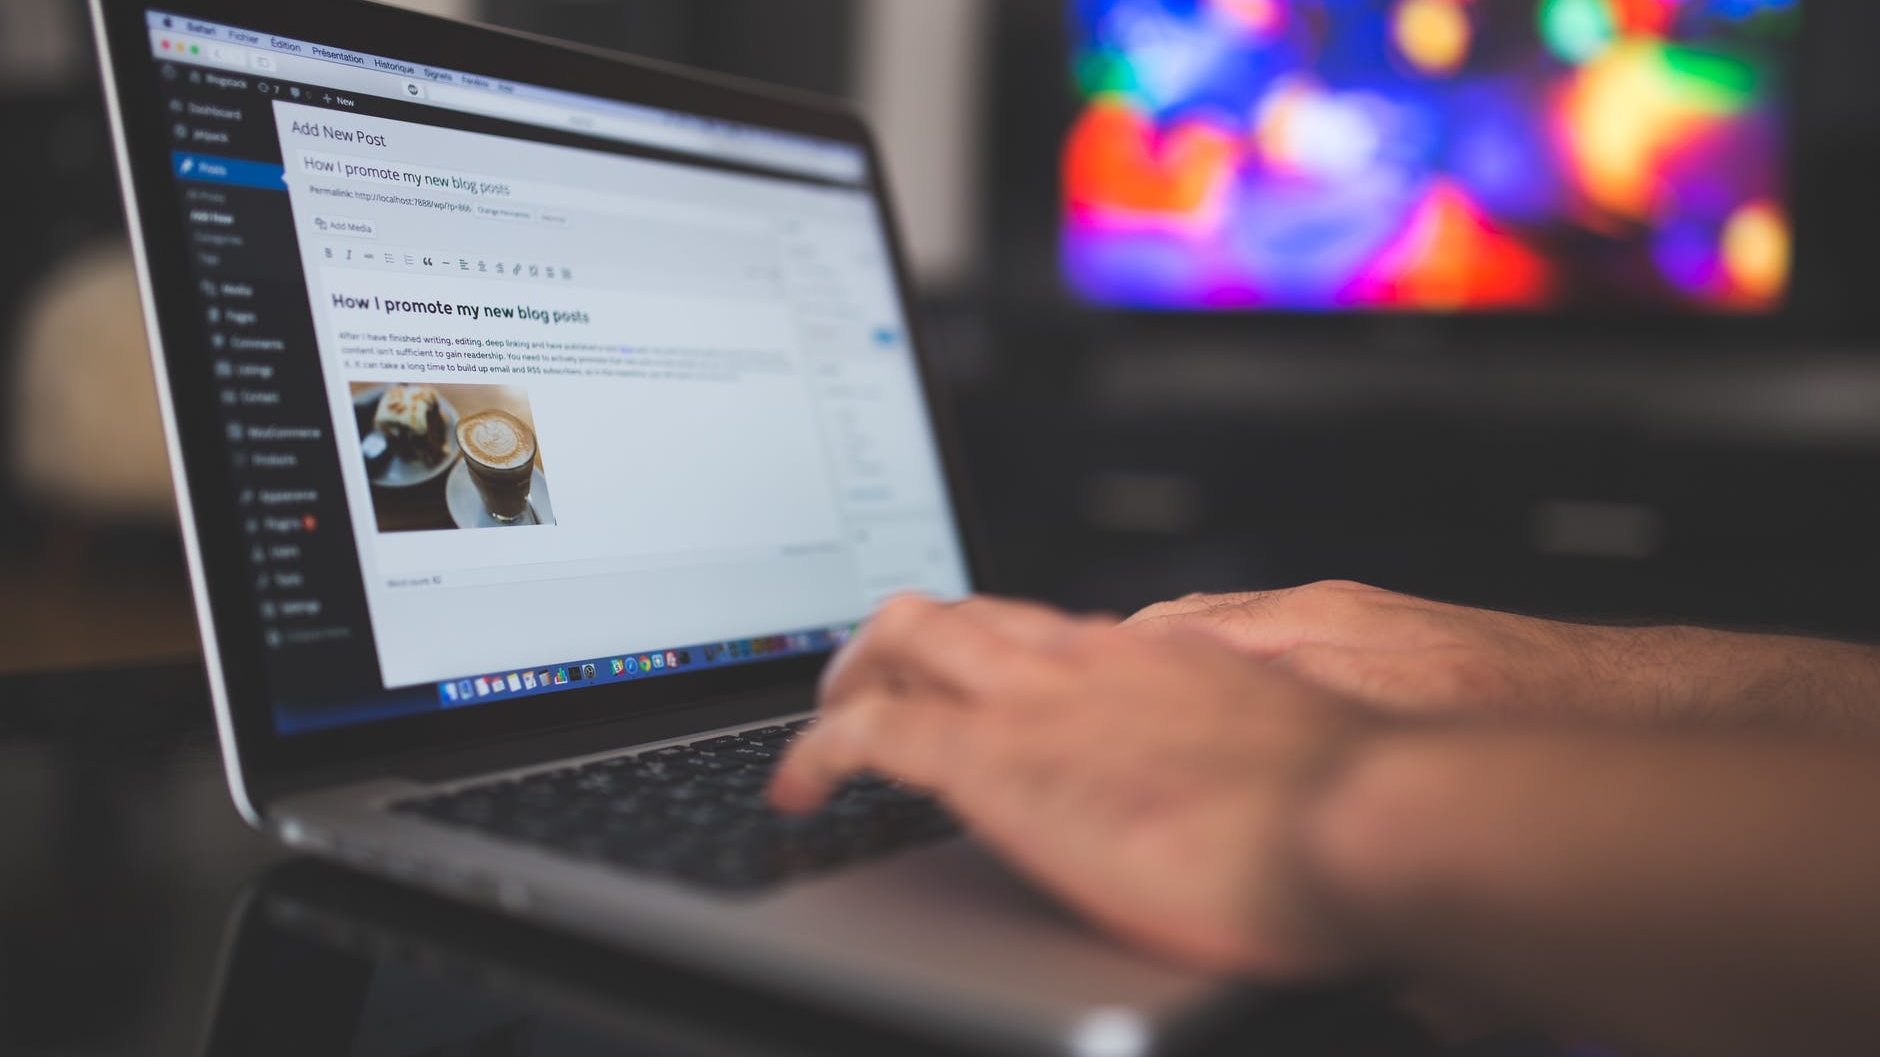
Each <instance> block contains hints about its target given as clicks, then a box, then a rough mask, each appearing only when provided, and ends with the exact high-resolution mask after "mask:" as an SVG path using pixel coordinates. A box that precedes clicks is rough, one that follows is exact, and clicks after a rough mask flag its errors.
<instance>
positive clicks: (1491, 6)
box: [1063, 0, 1800, 312]
mask: <svg viewBox="0 0 1880 1057" xmlns="http://www.w3.org/2000/svg"><path fill="white" fill-rule="evenodd" d="M1799 8H1800V0H1073V2H1072V4H1071V9H1072V17H1073V28H1074V30H1075V33H1076V40H1077V49H1076V57H1075V59H1076V66H1075V73H1076V81H1077V84H1078V86H1079V90H1080V92H1081V95H1082V97H1083V99H1084V109H1083V111H1082V113H1081V115H1080V116H1079V118H1078V120H1077V122H1076V124H1075V126H1074V128H1073V130H1072V132H1071V134H1070V137H1069V141H1068V143H1067V145H1066V148H1065V152H1064V187H1065V198H1064V201H1065V206H1064V212H1065V215H1064V241H1063V258H1064V266H1065V271H1066V275H1067V277H1068V280H1069V282H1070V284H1071V285H1072V287H1073V288H1074V289H1075V290H1076V291H1077V292H1078V293H1079V294H1081V295H1082V296H1083V297H1084V298H1086V299H1088V300H1090V301H1092V302H1095V303H1099V304H1104V305H1113V306H1120V307H1137V308H1155V309H1206V310H1257V309H1282V310H1307V311H1314V310H1364V309H1397V310H1414V311H1440V312H1466V311H1495V312H1507V311H1538V310H1548V309H1593V310H1598V309H1613V310H1636V309H1647V310H1653V309H1669V310H1711V311H1733V312H1744V311H1765V310H1769V309H1772V308H1777V307H1780V306H1781V305H1782V304H1783V303H1784V301H1785V300H1786V298H1787V296H1788V290H1789V283H1790V274H1791V269H1792V256H1793V250H1792V241H1793V237H1792V233H1791V229H1790V224H1789V219H1788V216H1789V209H1788V199H1787V185H1786V175H1787V173H1786V169H1787V163H1786V158H1787V154H1788V142H1787V130H1786V128H1785V122H1784V120H1783V118H1784V116H1785V112H1786V107H1787V99H1786V97H1785V91H1784V85H1785V83H1786V79H1787V71H1786V64H1787V61H1788V57H1789V53H1790V51H1791V49H1792V47H1793V45H1794V42H1795V40H1796V37H1797V34H1798V32H1799V18H1800V10H1799Z"/></svg>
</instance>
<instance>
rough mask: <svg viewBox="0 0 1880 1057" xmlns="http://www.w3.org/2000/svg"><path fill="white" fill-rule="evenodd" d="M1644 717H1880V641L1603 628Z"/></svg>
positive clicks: (1861, 723) (1865, 722)
mask: <svg viewBox="0 0 1880 1057" xmlns="http://www.w3.org/2000/svg"><path fill="white" fill-rule="evenodd" d="M1597 630H1598V631H1599V632H1602V633H1604V634H1606V635H1607V636H1609V637H1610V638H1609V643H1610V645H1608V646H1607V647H1606V655H1607V657H1608V659H1609V663H1611V664H1613V665H1615V666H1616V668H1617V670H1618V672H1619V675H1618V678H1617V679H1616V680H1615V682H1616V683H1617V685H1618V686H1619V687H1620V688H1621V690H1620V695H1619V696H1620V697H1621V699H1623V700H1624V701H1625V702H1626V707H1627V708H1628V709H1629V711H1630V712H1631V713H1632V715H1633V716H1634V717H1636V718H1640V719H1644V720H1646V721H1648V722H1666V723H1677V724H1680V725H1685V726H1689V725H1692V724H1697V725H1716V726H1742V725H1745V724H1749V725H1760V724H1769V725H1775V726H1784V727H1793V728H1807V729H1822V728H1828V729H1855V730H1872V729H1874V728H1875V727H1876V726H1880V650H1877V649H1875V648H1874V647H1871V646H1863V645H1856V644H1852V643H1844V642H1831V641H1826V640H1820V639H1808V638H1797V637H1789V636H1779V635H1752V634H1742V633H1736V632H1724V631H1713V630H1709V629H1706V628H1694V627H1659V628H1641V629H1621V628H1602V629H1597Z"/></svg>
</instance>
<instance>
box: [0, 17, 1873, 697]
mask: <svg viewBox="0 0 1880 1057" xmlns="http://www.w3.org/2000/svg"><path fill="white" fill-rule="evenodd" d="M309 2H313V0H309ZM411 6H418V7H423V8H425V9H427V10H432V11H435V12H438V13H441V14H447V15H451V16H455V17H464V18H472V19H479V20H484V21H488V22H492V23H495V24H499V25H507V26H516V27H520V28H524V29H529V30H534V31H538V32H543V33H548V34H552V35H558V36H565V37H573V38H578V39H581V40H584V41H591V42H597V43H601V44H605V45H610V46H615V47H618V48H621V49H624V50H626V51H631V52H636V53H641V54H646V55H652V56H657V57H660V58H664V59H671V60H676V61H679V62H683V63H688V64H693V65H697V66H702V67H707V68H711V69H715V70H722V71H728V72H731V73H736V74H741V75H746V76H750V77H755V78H760V79H763V80H766V81H773V82H778V83H783V84H789V85H794V86H797V87H801V88H808V89H812V90H815V91H818V92H825V93H830V94H834V95H838V96H843V97H846V98H849V99H852V100H854V101H855V102H856V103H857V104H859V105H860V106H861V107H863V108H864V109H865V110H866V111H867V112H868V113H870V114H871V115H872V116H873V117H874V119H875V120H876V122H877V124H878V127H879V129H880V132H881V134H882V136H883V138H884V140H885V141H886V144H887V149H888V154H889V158H890V166H891V169H892V175H893V178H894V183H895V185H896V190H897V192H898V195H899V198H900V206H901V210H902V213H903V214H904V221H905V224H906V226H907V228H908V230H909V232H910V234H911V241H912V246H913V256H914V263H915V267H916V271H917V273H918V278H919V283H920V287H921V289H920V295H921V300H922V303H923V307H924V309H925V315H926V318H925V320H924V322H925V325H926V329H927V331H928V334H929V336H930V339H931V340H932V342H933V347H934V348H935V350H936V352H937V354H938V356H939V357H940V358H941V360H942V362H943V364H944V368H945V373H946V376H947V378H948V381H949V384H950V386H951V387H952V389H953V394H952V395H953V397H954V402H955V404H956V406H957V409H958V414H959V417H960V420H961V424H962V426H963V436H964V439H965V446H966V449H967V451H966V454H967V457H968V460H969V463H970V471H971V476H972V479H973V482H974V486H975V492H976V499H977V507H978V513H979V519H980V521H981V522H982V525H983V529H984V532H985V534H986V539H987V540H988V541H989V543H990V548H989V551H990V554H991V556H992V559H993V564H994V566H995V569H996V572H997V574H998V578H997V580H996V581H995V584H994V586H997V587H998V588H1000V589H1002V590H1005V591H1010V592H1017V593H1022V594H1027V595H1033V596H1038V597H1043V598H1047V599H1052V600H1055V601H1059V602H1063V603H1066V604H1071V605H1077V606H1089V607H1105V608H1113V609H1120V610H1127V609H1130V608H1133V607H1135V606H1138V605H1140V604H1143V603H1146V602H1149V601H1153V600H1155V599H1158V598H1161V597H1165V596H1170V595H1174V594H1179V593H1183V592H1187V591H1191V590H1201V589H1206V590H1227V589H1238V588H1250V587H1269V586H1283V585H1291V584H1297V583H1302V582H1306V581H1309V580H1312V579H1317V578H1323V577H1346V578H1355V579H1363V580H1367V581H1371V582H1374V583H1379V584H1383V585H1386V586H1391V587H1396V588H1400V589H1404V590H1408V591H1413V592H1418V593H1422V594H1426V595H1432V596H1436V597H1441V598H1446V599H1453V600H1459V601H1467V602H1473V603H1479V604H1485V605H1494V606H1503V607H1511V608H1519V609H1524V610H1529V611H1536V612H1545V613H1553V614H1561V615H1571V616H1580V617H1586V618H1593V619H1611V620H1640V619H1660V618H1664V619H1685V620H1693V621H1703V622H1708V623H1715V624H1727V625H1736V626H1757V627H1786V628H1797V629H1808V630H1817V631H1824V632H1830V633H1836V634H1843V635H1849V636H1864V635H1869V634H1872V633H1874V632H1875V631H1876V630H1880V611H1877V610H1880V607H1876V606H1874V605H1873V604H1871V603H1870V602H1869V598H1868V596H1869V594H1870V592H1871V586H1872V585H1874V584H1876V583H1880V555H1877V554H1876V550H1875V548H1874V547H1872V546H1871V545H1870V541H1871V540H1873V539H1874V538H1875V536H1876V533H1880V489H1876V488H1875V487H1874V485H1875V482H1876V481H1880V474H1877V473H1876V470H1880V325H1877V324H1880V309H1876V307H1875V300H1876V299H1875V298H1874V297H1873V296H1872V295H1871V293H1870V292H1869V291H1870V287H1871V286H1872V282H1873V279H1874V276H1875V272H1876V269H1875V267H1874V265H1873V263H1872V262H1873V259H1874V254H1875V252H1876V248H1880V211H1877V210H1875V209H1873V207H1872V203H1871V200H1870V198H1869V196H1868V191H1867V187H1868V185H1870V184H1871V182H1872V176H1871V174H1872V173H1874V172H1875V171H1877V170H1876V167H1875V163H1876V161H1877V160H1880V159H1877V158H1876V155H1877V154H1880V85H1876V83H1875V79H1876V77H1880V74H1877V73H1876V72H1875V70H1874V67H1873V64H1872V63H1871V61H1870V60H1869V59H1868V58H1867V56H1866V48H1867V42H1869V41H1871V40H1874V39H1876V35H1877V34H1880V11H1876V9H1875V5H1872V4H1869V3H1864V2H1862V0H431V2H429V3H422V4H418V3H414V4H412V5H411ZM0 99H3V100H4V103H3V104H0V105H3V106H4V113H5V122H6V127H7V129H8V132H9V135H10V138H11V139H12V151H11V156H12V157H13V158H14V159H16V160H17V159H33V161H32V163H31V164H17V163H16V164H14V165H11V166H9V173H8V177H7V182H8V185H9V187H10V189H11V193H9V194H8V195H7V196H6V201H7V203H8V204H7V205H6V207H5V208H6V209H7V213H6V229H7V232H8V239H7V246H8V252H6V253H5V254H0V335H4V346H3V347H0V407H4V409H5V414H4V422H5V426H6V429H7V432H8V438H7V440H6V442H5V443H4V444H0V452H4V453H5V457H4V462H3V463H0V494H3V495H4V498H5V503H6V506H5V509H7V510H8V511H9V512H10V516H8V517H6V518H4V519H0V582H4V583H5V584H6V585H7V595H8V599H9V604H8V605H6V606H5V607H3V608H0V671H20V670H35V669H52V668H64V667H71V666H77V665H115V664H125V663H130V662H136V661H145V660H152V659H188V658H191V657H193V656H194V654H195V648H196V647H195V634H194V625H193V618H192V616H191V611H190V601H189V598H188V593H187V587H186V578H185V575H184V572H183V569H182V561H181V556H180V549H179V545H178V542H177V539H176V531H175V526H174V521H173V515H172V513H171V503H172V501H171V498H170V495H169V491H168V485H167V475H166V474H164V473H163V472H162V470H163V466H164V456H163V454H162V451H161V443H160V438H159V436H158V432H157V422H156V415H155V405H154V397H153V396H152V394H151V388H150V386H151V382H150V374H149V368H148V366H147V365H146V363H145V360H144V355H145V354H144V351H143V349H142V347H141V340H142V335H141V327H140V324H139V322H138V318H137V306H136V303H135V297H134V292H133V289H132V280H131V276H130V271H129V266H128V261H127V257H126V250H125V249H124V243H123V222H122V218H121V215H120V207H119V203H118V198H117V194H116V189H115V187H114V180H115V177H114V174H113V168H112V165H111V162H110V158H109V145H108V142H107V139H106V133H105V130H104V127H103V112H102V104H101V101H100V96H99V89H98V85H97V83H96V79H95V75H94V71H93V67H92V59H91V53H90V43H89V36H88V31H87V27H86V25H85V19H84V13H83V9H82V4H81V3H80V2H79V0H0Z"/></svg>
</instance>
